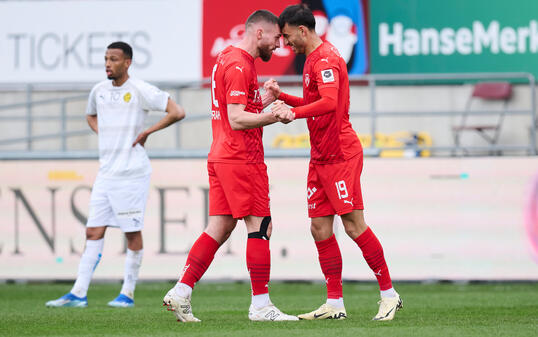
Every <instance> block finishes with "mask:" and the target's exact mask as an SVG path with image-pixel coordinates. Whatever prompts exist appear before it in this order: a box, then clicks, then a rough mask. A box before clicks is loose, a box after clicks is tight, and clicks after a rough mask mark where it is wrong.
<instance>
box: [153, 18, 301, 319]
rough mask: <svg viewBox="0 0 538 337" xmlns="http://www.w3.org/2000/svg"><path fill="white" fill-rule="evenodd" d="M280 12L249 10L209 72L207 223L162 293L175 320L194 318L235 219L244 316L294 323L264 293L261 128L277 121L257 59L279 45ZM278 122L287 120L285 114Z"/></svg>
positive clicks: (267, 260)
mask: <svg viewBox="0 0 538 337" xmlns="http://www.w3.org/2000/svg"><path fill="white" fill-rule="evenodd" d="M280 36H281V34H280V29H279V26H278V18H277V17H276V16H275V15H274V14H273V13H271V12H269V11H266V10H258V11H256V12H254V13H252V14H251V15H250V16H249V18H248V19H247V22H246V24H245V33H244V36H243V39H242V40H241V41H240V42H239V43H238V44H237V45H236V46H229V47H227V48H226V49H225V50H223V51H222V52H221V53H220V54H219V55H218V57H217V61H216V63H215V66H214V67H213V71H212V76H211V100H212V111H211V119H212V121H211V126H212V130H213V143H212V145H211V150H210V152H209V156H208V160H207V169H208V174H209V223H208V226H207V228H206V229H205V231H204V232H203V233H202V235H200V237H199V238H198V240H197V241H196V242H195V243H194V245H193V246H192V248H191V249H190V251H189V255H188V257H187V262H186V264H185V267H184V268H183V275H182V276H181V278H180V280H179V281H178V283H177V284H176V286H175V287H174V288H172V289H170V291H169V292H168V293H167V294H166V296H165V297H164V300H163V301H164V304H165V305H167V306H168V307H169V309H170V310H173V311H174V313H175V315H176V317H177V319H178V320H180V321H188V322H198V321H199V320H198V319H197V318H196V317H194V316H193V314H192V309H191V303H190V299H191V294H192V289H193V287H194V285H195V283H196V282H198V280H200V278H201V277H202V275H203V274H204V273H205V271H206V270H207V268H208V267H209V265H210V264H211V261H212V260H213V257H214V256H215V253H216V252H217V250H218V249H219V247H220V246H221V245H222V244H223V243H224V242H225V241H226V240H227V239H228V237H229V236H230V234H231V233H232V231H233V230H234V228H235V226H236V224H237V220H238V219H243V220H244V221H245V223H246V226H247V231H248V240H247V249H246V250H247V251H246V255H247V256H246V257H247V268H248V271H249V273H250V280H251V286H252V304H251V305H250V308H249V314H248V316H249V319H250V320H253V321H293V320H298V318H297V317H296V316H291V315H286V314H284V313H282V312H281V311H280V310H279V309H278V308H276V307H275V306H274V305H273V304H272V303H271V300H270V298H269V288H268V283H269V273H270V269H271V255H270V251H269V237H270V236H271V230H272V223H271V212H270V210H269V183H268V178H267V167H266V166H265V163H264V151H263V144H262V132H263V130H262V127H263V126H265V125H269V124H272V123H275V122H277V121H278V120H277V119H276V117H275V116H274V115H273V114H272V113H271V112H267V113H264V112H263V109H264V108H265V107H266V106H267V105H269V103H270V102H272V101H273V100H274V99H273V98H272V94H268V95H267V94H265V95H263V96H262V95H260V91H259V88H258V78H257V74H256V69H255V67H254V60H255V59H256V58H257V57H260V58H261V59H262V60H263V61H266V62H267V61H269V59H270V58H271V55H272V53H273V51H274V50H275V49H276V48H278V47H280V42H279V41H280ZM281 121H283V122H289V121H288V120H286V119H285V118H284V119H283V120H282V119H281Z"/></svg>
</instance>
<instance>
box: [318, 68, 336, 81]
mask: <svg viewBox="0 0 538 337" xmlns="http://www.w3.org/2000/svg"><path fill="white" fill-rule="evenodd" d="M321 78H322V80H323V83H329V82H334V73H333V70H332V69H326V70H322V71H321Z"/></svg>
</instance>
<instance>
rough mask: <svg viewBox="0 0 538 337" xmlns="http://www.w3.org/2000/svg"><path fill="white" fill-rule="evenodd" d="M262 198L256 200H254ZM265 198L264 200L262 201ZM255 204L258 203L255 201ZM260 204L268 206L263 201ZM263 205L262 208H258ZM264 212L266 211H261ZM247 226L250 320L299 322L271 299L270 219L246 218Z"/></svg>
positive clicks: (265, 217) (250, 216)
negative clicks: (250, 290) (250, 296)
mask: <svg viewBox="0 0 538 337" xmlns="http://www.w3.org/2000/svg"><path fill="white" fill-rule="evenodd" d="M256 199H259V198H255V199H254V200H256ZM262 199H263V198H262ZM255 202H256V201H255ZM261 205H267V203H266V202H265V201H264V202H262V203H261ZM259 206H260V205H259ZM262 213H263V212H262ZM244 220H245V224H246V226H247V232H248V239H247V254H246V255H247V269H248V272H249V275H250V284H251V288H252V298H251V304H250V308H249V311H248V317H249V319H250V320H252V321H296V320H298V318H297V317H296V316H292V315H287V314H285V313H283V312H282V311H280V309H278V308H277V307H276V306H275V305H274V304H273V303H272V302H271V299H270V297H269V278H270V274H271V251H270V249H269V239H270V237H271V232H272V222H271V216H264V217H261V216H253V215H249V216H246V217H245V218H244Z"/></svg>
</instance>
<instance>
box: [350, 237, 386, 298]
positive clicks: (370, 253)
mask: <svg viewBox="0 0 538 337" xmlns="http://www.w3.org/2000/svg"><path fill="white" fill-rule="evenodd" d="M353 241H355V242H356V243H357V245H358V246H359V248H360V249H361V250H362V255H363V256H364V259H365V260H366V262H367V263H368V266H370V269H372V271H373V272H374V274H375V277H377V282H378V283H379V289H380V290H388V289H390V288H392V281H391V279H390V274H389V268H388V267H387V263H386V262H385V256H384V255H383V247H381V243H379V240H378V239H377V237H376V236H375V234H374V232H372V230H371V229H370V227H368V229H366V231H364V233H362V234H361V235H359V236H358V237H357V238H356V239H355V240H353Z"/></svg>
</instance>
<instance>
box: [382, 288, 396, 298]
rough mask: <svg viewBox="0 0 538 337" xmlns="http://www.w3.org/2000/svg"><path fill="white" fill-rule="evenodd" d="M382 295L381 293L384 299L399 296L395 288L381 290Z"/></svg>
mask: <svg viewBox="0 0 538 337" xmlns="http://www.w3.org/2000/svg"><path fill="white" fill-rule="evenodd" d="M380 293H381V297H382V298H385V297H396V295H397V294H396V290H394V288H390V289H387V290H381V291H380Z"/></svg>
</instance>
